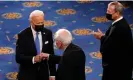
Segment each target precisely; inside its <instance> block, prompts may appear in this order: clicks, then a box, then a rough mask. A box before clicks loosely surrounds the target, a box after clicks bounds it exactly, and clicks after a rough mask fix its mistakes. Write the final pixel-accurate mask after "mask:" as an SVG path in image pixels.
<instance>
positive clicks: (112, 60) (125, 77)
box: [93, 2, 133, 80]
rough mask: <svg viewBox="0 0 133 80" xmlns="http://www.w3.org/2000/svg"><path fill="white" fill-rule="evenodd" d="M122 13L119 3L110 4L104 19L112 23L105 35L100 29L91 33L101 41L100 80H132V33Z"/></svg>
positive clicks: (121, 6)
mask: <svg viewBox="0 0 133 80" xmlns="http://www.w3.org/2000/svg"><path fill="white" fill-rule="evenodd" d="M122 12H123V5H122V4H121V3H119V2H110V3H109V4H108V8H107V14H106V18H107V19H108V20H111V21H113V23H112V24H111V26H110V27H109V29H108V30H107V31H106V33H105V35H104V34H103V33H102V32H101V31H100V29H98V32H94V33H93V34H94V36H95V37H96V38H97V39H99V40H100V41H101V46H100V52H101V54H102V66H103V76H102V80H131V78H132V54H133V51H132V49H133V47H132V33H131V29H130V27H129V25H128V23H127V21H126V20H125V19H124V18H123V16H122Z"/></svg>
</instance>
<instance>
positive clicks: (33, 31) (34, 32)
mask: <svg viewBox="0 0 133 80" xmlns="http://www.w3.org/2000/svg"><path fill="white" fill-rule="evenodd" d="M31 31H32V34H33V38H34V41H35V39H36V33H37V32H36V31H35V30H34V29H33V28H32V26H31ZM38 33H39V34H38V38H39V43H40V52H41V51H42V46H43V45H42V34H41V32H38ZM32 63H33V64H35V61H34V57H33V58H32Z"/></svg>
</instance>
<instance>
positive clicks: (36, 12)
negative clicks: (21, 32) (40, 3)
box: [29, 10, 44, 20]
mask: <svg viewBox="0 0 133 80" xmlns="http://www.w3.org/2000/svg"><path fill="white" fill-rule="evenodd" d="M40 15H42V16H44V13H43V11H41V10H34V11H32V12H31V13H30V16H29V20H31V19H32V17H35V16H40Z"/></svg>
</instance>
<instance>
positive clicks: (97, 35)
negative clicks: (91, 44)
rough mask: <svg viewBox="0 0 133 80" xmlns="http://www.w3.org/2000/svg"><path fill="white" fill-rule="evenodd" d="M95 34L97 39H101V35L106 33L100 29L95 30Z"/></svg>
mask: <svg viewBox="0 0 133 80" xmlns="http://www.w3.org/2000/svg"><path fill="white" fill-rule="evenodd" d="M93 35H94V37H95V38H96V39H99V40H100V39H101V37H102V36H103V35H104V34H103V33H102V31H101V30H100V29H98V31H97V32H93Z"/></svg>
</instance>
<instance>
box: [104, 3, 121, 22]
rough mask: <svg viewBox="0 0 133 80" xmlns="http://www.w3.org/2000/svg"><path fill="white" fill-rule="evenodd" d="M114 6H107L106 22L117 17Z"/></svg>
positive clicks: (117, 13)
mask: <svg viewBox="0 0 133 80" xmlns="http://www.w3.org/2000/svg"><path fill="white" fill-rule="evenodd" d="M115 8H116V7H115V5H112V4H109V5H108V8H107V12H106V18H107V19H108V20H113V21H114V20H115V19H116V18H117V17H118V16H119V12H118V11H116V9H115Z"/></svg>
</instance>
